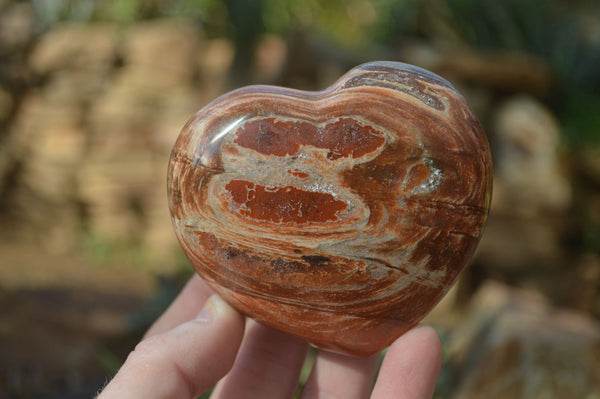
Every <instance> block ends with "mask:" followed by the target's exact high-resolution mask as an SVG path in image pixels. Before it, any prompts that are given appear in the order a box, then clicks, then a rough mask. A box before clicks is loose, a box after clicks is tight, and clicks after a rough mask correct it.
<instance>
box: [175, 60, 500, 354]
mask: <svg viewBox="0 0 600 399" xmlns="http://www.w3.org/2000/svg"><path fill="white" fill-rule="evenodd" d="M491 188H492V172H491V160H490V153H489V149H488V144H487V141H486V138H485V134H484V132H483V130H482V128H481V125H480V124H479V122H478V121H477V119H476V118H475V116H474V115H473V113H472V112H471V111H470V110H469V109H468V107H467V105H466V103H465V101H464V99H463V97H462V96H461V95H460V94H459V93H458V92H457V90H456V89H455V88H454V87H453V86H452V85H451V84H450V83H448V82H447V81H445V80H444V79H442V78H440V77H439V76H436V75H434V74H431V73H430V72H427V71H425V70H423V69H420V68H416V67H413V66H409V65H405V64H399V63H392V62H376V63H369V64H364V65H362V66H359V67H357V68H355V69H353V70H351V71H350V72H348V73H347V74H346V75H344V76H343V77H342V78H341V79H340V80H339V81H338V82H337V83H335V84H334V85H333V86H331V87H330V88H328V89H327V90H324V91H320V92H303V91H297V90H291V89H284V88H278V87H268V86H251V87H246V88H242V89H239V90H236V91H233V92H231V93H228V94H226V95H224V96H222V97H220V98H218V99H217V100H215V101H214V102H212V103H211V104H209V105H208V106H206V107H205V108H204V109H202V110H201V111H200V112H198V113H197V114H196V115H195V116H194V117H193V118H192V119H191V120H190V121H189V122H188V123H187V125H186V126H185V127H184V128H183V131H182V132H181V135H180V136H179V138H178V139H177V142H176V144H175V147H174V149H173V152H172V154H171V160H170V165H169V174H168V193H169V205H170V208H171V213H172V217H173V223H174V226H175V231H176V234H177V236H178V238H179V241H180V243H181V245H182V247H183V249H184V251H185V253H186V254H187V256H188V258H189V259H190V261H191V263H192V265H193V266H194V268H195V269H196V270H197V272H198V273H199V274H200V275H201V276H202V277H203V278H204V279H205V280H206V281H207V282H208V284H210V285H211V286H212V287H213V288H214V289H215V291H217V292H218V293H219V294H220V295H221V296H222V297H223V298H224V299H225V300H227V301H228V302H229V303H230V304H232V305H233V306H234V307H236V308H237V309H238V310H240V311H241V312H243V313H245V314H247V315H249V316H251V317H253V318H255V319H256V320H258V321H260V322H262V323H264V324H266V325H269V326H272V327H275V328H277V329H280V330H283V331H286V332H289V333H292V334H295V335H298V336H300V337H302V338H305V339H306V340H308V341H309V342H311V343H313V344H315V345H317V346H319V347H322V348H328V349H331V350H334V351H338V352H342V353H349V354H357V355H368V354H371V353H374V352H376V351H379V350H381V349H383V348H384V347H386V346H387V345H389V344H390V343H391V342H392V341H393V340H394V339H395V338H397V337H398V336H400V335H401V334H402V333H403V332H405V331H406V330H407V329H409V328H410V327H412V326H413V325H415V324H416V323H418V322H419V321H420V320H421V319H422V318H423V317H424V315H425V314H426V313H427V312H428V311H429V310H430V309H431V308H432V307H433V306H434V305H435V304H436V303H437V302H438V301H439V300H440V299H441V298H442V296H443V295H444V294H445V293H446V292H447V290H448V289H449V288H450V286H451V285H452V283H453V282H454V281H455V280H456V278H457V276H458V275H459V273H460V272H461V270H462V269H463V268H464V267H465V265H466V263H467V262H468V260H469V258H470V257H471V255H472V254H473V251H474V250H475V247H476V245H477V242H478V241H479V237H480V235H481V233H482V229H483V225H484V223H485V220H486V215H487V211H488V208H489V203H490V196H491Z"/></svg>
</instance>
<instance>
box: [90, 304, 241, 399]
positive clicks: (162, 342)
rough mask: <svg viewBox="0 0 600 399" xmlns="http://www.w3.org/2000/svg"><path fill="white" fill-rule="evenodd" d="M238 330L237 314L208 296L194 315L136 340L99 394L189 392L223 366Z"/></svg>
mask: <svg viewBox="0 0 600 399" xmlns="http://www.w3.org/2000/svg"><path fill="white" fill-rule="evenodd" d="M183 313H185V312H182V313H181V314H180V313H178V312H176V313H173V314H175V315H177V316H179V315H182V314H183ZM173 317H174V319H176V317H175V316H173ZM167 320H168V318H167ZM166 324H167V323H166V322H165V325H166ZM157 331H158V330H157ZM243 333H244V319H243V317H242V316H241V315H240V314H239V313H237V312H236V311H235V310H233V309H232V308H231V307H230V306H229V305H227V304H226V303H225V302H224V301H223V300H222V299H220V298H219V297H218V296H217V295H213V296H212V297H210V299H208V300H207V301H206V303H205V305H204V307H203V309H202V311H201V312H200V314H199V315H198V317H197V318H195V319H193V320H191V321H188V322H185V323H183V324H181V325H179V326H178V327H176V328H174V329H172V330H170V331H167V332H165V333H155V334H153V335H151V336H150V337H148V338H146V339H144V340H143V341H142V342H140V343H139V344H138V346H137V347H136V348H135V350H134V351H133V352H131V354H130V355H129V357H128V358H127V360H126V361H125V364H124V365H123V367H122V368H121V370H120V371H119V373H118V374H117V375H116V376H115V378H114V379H113V380H112V381H111V382H110V384H109V385H108V386H107V387H106V388H105V390H104V391H103V392H102V393H101V394H100V396H99V398H101V399H107V398H192V397H195V396H197V395H199V394H200V393H202V392H204V391H206V390H207V389H208V388H210V387H211V386H213V385H214V384H215V383H216V382H217V381H218V380H219V379H220V378H221V377H222V376H223V375H225V374H226V373H227V372H228V371H229V369H230V368H231V366H232V365H233V361H234V360H235V356H236V353H237V351H238V349H239V346H240V343H241V341H242V336H243Z"/></svg>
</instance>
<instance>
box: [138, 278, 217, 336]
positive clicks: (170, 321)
mask: <svg viewBox="0 0 600 399" xmlns="http://www.w3.org/2000/svg"><path fill="white" fill-rule="evenodd" d="M212 294H213V291H212V289H211V288H210V287H209V286H208V285H207V284H206V283H205V282H204V280H202V279H201V278H200V276H198V275H197V274H194V276H193V277H192V278H191V279H190V281H188V283H187V284H186V286H185V287H184V288H183V290H181V292H180V293H179V296H177V298H175V300H174V301H173V303H171V305H170V306H169V308H168V309H167V310H166V311H165V312H164V313H163V314H162V316H160V318H159V319H158V320H157V321H156V322H154V324H153V325H152V326H151V327H150V329H148V331H147V332H146V335H145V336H144V338H147V337H150V336H152V335H156V334H160V333H163V332H165V331H168V330H170V329H172V328H173V327H175V326H178V325H180V324H181V323H183V322H186V321H188V320H191V319H193V318H194V317H195V316H196V314H197V313H198V312H199V311H200V309H201V308H202V306H203V305H204V302H206V300H207V299H208V297H209V296H211V295H212Z"/></svg>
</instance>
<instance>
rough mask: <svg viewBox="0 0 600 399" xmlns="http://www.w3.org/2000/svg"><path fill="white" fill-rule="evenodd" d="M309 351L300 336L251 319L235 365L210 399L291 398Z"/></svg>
mask: <svg viewBox="0 0 600 399" xmlns="http://www.w3.org/2000/svg"><path fill="white" fill-rule="evenodd" d="M306 351H307V344H306V343H305V342H304V341H302V340H300V339H299V338H296V337H293V336H291V335H288V334H285V333H282V332H280V331H276V330H274V329H272V328H269V327H265V326H263V325H261V324H259V323H257V322H255V321H253V320H248V322H247V324H246V334H245V336H244V341H243V343H242V348H241V349H240V352H239V354H238V356H237V359H236V360H235V365H234V366H233V369H232V370H231V371H230V372H229V374H228V375H227V376H226V377H225V378H224V379H223V380H221V381H220V382H219V383H218V384H217V386H216V388H215V390H214V391H213V395H212V396H211V398H213V399H214V398H220V399H224V398H248V399H251V398H261V399H262V398H291V397H293V394H294V392H295V391H296V389H297V386H298V376H299V374H300V369H301V368H302V364H303V361H304V357H305V355H306Z"/></svg>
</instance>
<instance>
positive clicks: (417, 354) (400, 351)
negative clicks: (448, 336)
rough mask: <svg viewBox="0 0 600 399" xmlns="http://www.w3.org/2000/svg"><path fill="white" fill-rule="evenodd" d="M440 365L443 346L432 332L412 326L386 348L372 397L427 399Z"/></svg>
mask: <svg viewBox="0 0 600 399" xmlns="http://www.w3.org/2000/svg"><path fill="white" fill-rule="evenodd" d="M441 364H442V345H441V342H440V338H439V336H438V335H437V333H436V332H435V330H434V329H433V328H431V327H429V326H418V327H415V328H413V329H412V330H410V331H408V332H407V333H406V334H404V335H403V336H401V337H400V338H398V339H397V340H396V341H395V342H394V343H393V344H392V346H390V348H389V349H388V352H387V354H386V356H385V359H384V360H383V364H382V365H381V370H380V371H379V377H378V378H377V382H376V383H375V388H374V389H373V393H372V395H371V398H372V399H380V398H401V399H425V398H428V399H429V398H431V397H432V396H433V391H434V389H435V382H436V380H437V377H438V374H439V372H440V367H441Z"/></svg>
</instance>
